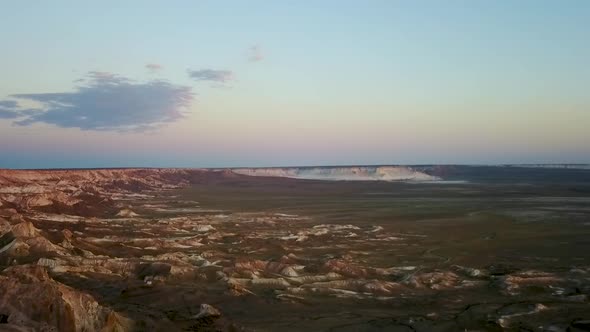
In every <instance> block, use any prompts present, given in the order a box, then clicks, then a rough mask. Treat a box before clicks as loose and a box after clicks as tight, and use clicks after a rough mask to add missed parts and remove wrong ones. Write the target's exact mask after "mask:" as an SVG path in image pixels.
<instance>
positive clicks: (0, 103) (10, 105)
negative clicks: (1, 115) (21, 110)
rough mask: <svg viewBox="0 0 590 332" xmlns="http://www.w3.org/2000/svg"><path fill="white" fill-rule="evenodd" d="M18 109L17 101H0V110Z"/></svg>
mask: <svg viewBox="0 0 590 332" xmlns="http://www.w3.org/2000/svg"><path fill="white" fill-rule="evenodd" d="M17 107H18V103H17V102H16V100H0V108H10V109H14V108H17Z"/></svg>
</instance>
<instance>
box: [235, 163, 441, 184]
mask: <svg viewBox="0 0 590 332" xmlns="http://www.w3.org/2000/svg"><path fill="white" fill-rule="evenodd" d="M232 171H233V172H234V173H237V174H242V175H249V176H267V177H285V178H294V179H308V180H330V181H436V180H440V178H439V177H437V176H432V175H429V174H427V173H424V172H421V171H418V170H416V169H414V168H412V167H408V166H335V167H270V168H234V169H232Z"/></svg>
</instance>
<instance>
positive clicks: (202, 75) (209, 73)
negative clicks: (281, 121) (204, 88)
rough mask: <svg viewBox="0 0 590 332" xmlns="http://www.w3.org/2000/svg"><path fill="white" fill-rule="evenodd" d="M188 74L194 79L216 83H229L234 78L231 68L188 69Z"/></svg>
mask: <svg viewBox="0 0 590 332" xmlns="http://www.w3.org/2000/svg"><path fill="white" fill-rule="evenodd" d="M188 76H189V77H190V78H192V79H194V80H195V81H211V82H217V83H229V82H231V81H233V80H235V75H234V72H233V71H231V70H215V69H200V70H190V69H189V70H188Z"/></svg>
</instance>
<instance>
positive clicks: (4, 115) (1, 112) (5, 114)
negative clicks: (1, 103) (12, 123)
mask: <svg viewBox="0 0 590 332" xmlns="http://www.w3.org/2000/svg"><path fill="white" fill-rule="evenodd" d="M20 116H21V115H20V114H19V113H18V112H15V111H11V110H7V109H1V108H0V119H16V118H18V117H20Z"/></svg>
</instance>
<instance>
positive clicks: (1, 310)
mask: <svg viewBox="0 0 590 332" xmlns="http://www.w3.org/2000/svg"><path fill="white" fill-rule="evenodd" d="M0 294H2V296H0V316H1V317H3V320H4V324H0V330H2V331H4V330H14V331H29V330H34V331H60V332H61V331H63V332H81V331H102V332H107V331H131V330H132V329H133V326H132V325H133V324H132V321H131V320H129V319H127V318H125V317H123V316H122V315H120V314H118V313H116V312H115V311H113V310H111V309H109V308H107V307H104V306H101V305H100V304H98V302H97V301H96V300H95V299H94V298H93V297H92V296H91V295H89V294H85V293H81V292H79V291H77V290H75V289H73V288H71V287H68V286H66V285H64V284H61V283H59V282H57V281H55V280H53V279H52V278H51V277H50V276H49V275H48V274H47V271H46V269H45V268H44V267H41V266H36V265H20V266H13V267H10V268H7V269H6V270H4V271H3V272H2V273H1V275H0Z"/></svg>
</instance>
